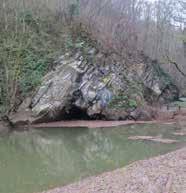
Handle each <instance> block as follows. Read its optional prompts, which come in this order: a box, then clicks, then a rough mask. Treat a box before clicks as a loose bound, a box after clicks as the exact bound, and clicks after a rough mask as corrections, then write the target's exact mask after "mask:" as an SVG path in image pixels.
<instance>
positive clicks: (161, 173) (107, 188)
mask: <svg viewBox="0 0 186 193" xmlns="http://www.w3.org/2000/svg"><path fill="white" fill-rule="evenodd" d="M173 192H174V193H185V192H186V148H183V149H181V150H177V151H175V152H172V153H169V154H166V155H163V156H159V157H155V158H152V159H149V160H144V161H138V162H135V163H133V164H131V165H129V166H128V167H125V168H122V169H118V170H115V171H112V172H107V173H104V174H102V175H99V176H97V177H90V178H87V179H85V180H83V181H80V182H78V183H74V184H71V185H68V186H65V187H61V188H56V189H53V190H49V191H45V192H43V193H173Z"/></svg>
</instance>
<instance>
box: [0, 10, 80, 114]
mask: <svg viewBox="0 0 186 193" xmlns="http://www.w3.org/2000/svg"><path fill="white" fill-rule="evenodd" d="M71 11H72V10H71ZM73 14H77V13H71V16H72V15H73ZM0 24H1V23H0ZM70 26H71V25H70V24H68V27H67V25H66V24H65V23H63V22H62V20H61V19H60V18H56V15H55V14H54V15H53V14H51V13H50V15H49V16H48V17H39V16H38V15H36V14H35V13H34V12H33V11H32V10H31V9H30V10H24V11H21V12H19V13H17V19H16V22H14V23H9V25H8V28H1V29H0V113H7V112H8V111H13V110H15V109H16V107H17V105H19V103H20V102H21V101H22V99H23V98H24V97H25V96H26V95H28V94H30V92H31V91H33V90H34V88H36V86H38V85H39V84H40V82H41V79H42V77H43V76H44V75H45V73H46V72H48V71H49V70H51V69H52V68H53V66H52V63H53V61H54V60H55V59H56V58H57V57H59V56H60V55H61V54H63V53H65V52H67V51H68V50H70V49H71V48H72V47H75V46H74V45H76V44H77V43H76V40H75V38H74V37H72V33H70V31H68V30H69V29H70ZM73 38H74V39H73Z"/></svg>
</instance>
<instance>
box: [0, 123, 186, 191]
mask: <svg viewBox="0 0 186 193" xmlns="http://www.w3.org/2000/svg"><path fill="white" fill-rule="evenodd" d="M176 131H179V126H178V125H148V124H143V125H132V126H120V127H114V128H97V129H87V128H61V129H59V128H58V129H55V128H50V129H42V130H30V131H25V132H13V133H10V134H9V135H4V136H1V137H0V193H34V192H40V191H43V190H47V189H50V188H53V187H56V186H62V185H65V184H68V183H71V182H74V181H78V180H81V179H82V178H84V177H87V176H91V175H97V174H99V173H102V172H104V171H109V170H113V169H116V168H119V167H123V166H126V165H128V164H129V163H132V162H134V161H136V160H141V159H146V158H149V157H152V156H156V155H160V154H165V153H167V152H169V151H173V150H175V149H177V148H180V147H182V146H183V145H185V144H186V138H185V137H184V136H174V135H173V133H174V132H176ZM136 135H151V136H159V137H162V138H169V139H176V140H178V143H175V144H162V143H158V142H149V141H148V142H147V141H132V140H129V139H128V137H129V136H136Z"/></svg>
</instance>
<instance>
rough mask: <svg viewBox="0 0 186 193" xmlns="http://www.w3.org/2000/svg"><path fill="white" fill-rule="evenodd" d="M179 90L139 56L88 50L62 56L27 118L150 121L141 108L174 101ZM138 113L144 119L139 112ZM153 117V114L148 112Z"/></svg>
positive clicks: (30, 104)
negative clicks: (120, 56)
mask: <svg viewBox="0 0 186 193" xmlns="http://www.w3.org/2000/svg"><path fill="white" fill-rule="evenodd" d="M178 96H179V93H178V89H177V87H176V86H175V85H174V83H173V82H172V80H171V78H170V77H169V76H168V75H167V74H166V73H165V72H164V71H163V70H162V69H161V68H160V66H159V65H158V63H157V62H155V61H151V60H150V59H149V58H145V57H144V56H143V55H140V56H138V60H136V61H134V60H128V61H127V64H126V61H123V60H120V59H119V57H118V56H117V55H116V54H109V56H107V55H106V54H104V53H101V52H98V51H97V50H96V49H92V48H90V49H89V50H88V51H87V53H86V54H82V52H78V53H76V54H75V55H73V56H69V55H68V54H66V55H64V56H61V57H60V58H59V59H58V60H57V61H56V62H55V68H54V70H53V71H52V72H49V73H48V74H47V75H46V76H45V77H44V78H43V82H42V84H41V86H40V87H39V88H38V90H37V92H36V93H35V95H34V96H33V97H32V99H31V102H30V103H28V106H29V110H27V112H28V111H29V112H31V117H32V119H31V120H34V122H48V121H55V120H64V119H89V118H90V119H94V118H104V119H109V120H119V119H122V120H125V119H128V118H131V117H132V118H139V117H143V119H148V120H149V119H151V118H152V116H151V113H149V112H146V111H145V110H139V108H138V107H140V109H142V107H141V106H143V105H144V104H146V103H147V102H149V103H153V102H167V101H171V100H174V99H176V98H178ZM140 113H142V115H141V114H140ZM152 114H153V113H152Z"/></svg>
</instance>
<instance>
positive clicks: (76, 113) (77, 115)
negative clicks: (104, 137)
mask: <svg viewBox="0 0 186 193" xmlns="http://www.w3.org/2000/svg"><path fill="white" fill-rule="evenodd" d="M62 117H63V118H62V120H74V121H77V120H105V116H104V115H102V114H94V115H91V116H89V115H88V114H87V111H86V109H85V110H82V109H80V108H78V107H76V106H72V107H71V108H70V109H69V110H68V111H66V112H65V114H63V116H62Z"/></svg>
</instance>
